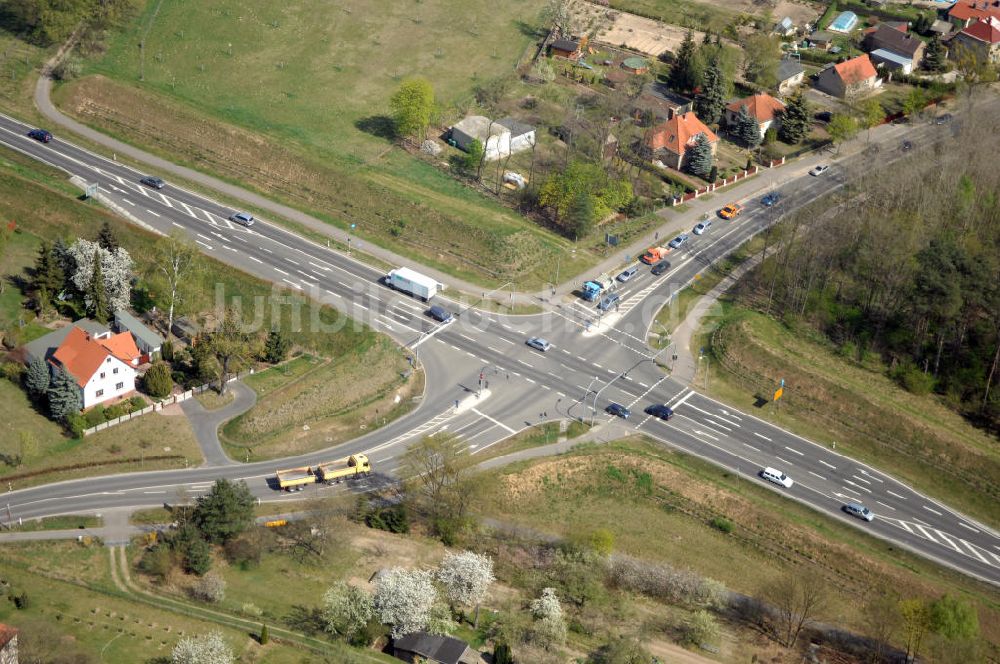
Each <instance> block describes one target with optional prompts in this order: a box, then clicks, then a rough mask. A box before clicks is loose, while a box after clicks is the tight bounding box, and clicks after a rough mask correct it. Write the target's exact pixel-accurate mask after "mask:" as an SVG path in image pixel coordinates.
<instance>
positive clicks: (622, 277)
mask: <svg viewBox="0 0 1000 664" xmlns="http://www.w3.org/2000/svg"><path fill="white" fill-rule="evenodd" d="M638 273H639V266H638V265H633V266H632V267H627V268H625V269H624V270H623V271H622V273H621V274H619V275H618V281H620V282H622V283H625V282H626V281H628V280H629V279H631V278H632V277H634V276H635V275H636V274H638Z"/></svg>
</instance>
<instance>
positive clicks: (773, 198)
mask: <svg viewBox="0 0 1000 664" xmlns="http://www.w3.org/2000/svg"><path fill="white" fill-rule="evenodd" d="M780 200H781V194H779V193H778V192H776V191H772V192H771V193H770V194H768V195H767V196H765V197H764V198H762V199H760V204H761V205H763V206H764V207H771V206H772V205H774V204H775V203H777V202H778V201H780Z"/></svg>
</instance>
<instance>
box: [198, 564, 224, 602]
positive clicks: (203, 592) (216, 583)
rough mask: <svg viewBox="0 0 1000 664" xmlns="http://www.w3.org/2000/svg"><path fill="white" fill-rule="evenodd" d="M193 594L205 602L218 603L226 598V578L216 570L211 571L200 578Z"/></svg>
mask: <svg viewBox="0 0 1000 664" xmlns="http://www.w3.org/2000/svg"><path fill="white" fill-rule="evenodd" d="M191 594H192V595H194V596H195V597H196V598H198V599H200V600H202V601H203V602H210V603H212V604H216V603H218V602H221V601H222V600H224V599H225V598H226V580H225V579H223V578H222V577H221V576H219V575H218V574H216V573H215V572H209V573H208V574H206V575H205V576H203V577H201V578H200V579H198V583H196V584H195V585H194V588H192V589H191Z"/></svg>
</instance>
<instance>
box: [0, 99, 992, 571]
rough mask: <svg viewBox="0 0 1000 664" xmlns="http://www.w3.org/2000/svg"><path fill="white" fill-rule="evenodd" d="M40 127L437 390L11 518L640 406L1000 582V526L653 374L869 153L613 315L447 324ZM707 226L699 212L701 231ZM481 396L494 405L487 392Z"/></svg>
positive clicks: (12, 495) (910, 136) (153, 223)
mask: <svg viewBox="0 0 1000 664" xmlns="http://www.w3.org/2000/svg"><path fill="white" fill-rule="evenodd" d="M30 128H31V127H29V126H27V125H24V124H22V123H20V122H18V121H16V120H13V119H11V118H8V117H5V116H0V143H2V144H4V145H5V146H7V147H8V148H10V149H14V150H17V151H19V152H22V153H24V154H27V155H29V156H31V157H33V158H35V159H38V160H40V161H43V162H45V163H47V164H50V165H52V166H55V167H57V168H60V169H62V170H64V171H66V172H67V173H69V174H70V175H73V176H77V177H78V178H82V179H83V180H84V181H86V182H88V183H96V184H97V185H98V186H99V188H100V192H101V200H102V201H103V202H105V203H106V204H108V205H110V206H112V207H113V208H115V209H117V210H119V211H120V212H121V213H123V214H124V215H125V216H127V217H128V218H130V219H131V220H132V221H134V222H136V223H141V224H143V225H145V226H147V227H149V228H152V229H155V230H156V231H158V232H160V233H169V232H171V231H174V230H179V231H181V232H183V233H186V234H188V235H189V236H190V237H191V238H192V239H193V240H194V241H195V242H197V244H198V246H199V247H200V248H201V249H202V251H204V252H205V253H206V254H208V255H210V256H213V257H214V258H216V259H218V260H220V261H223V262H225V263H228V264H230V265H233V266H235V267H238V268H240V269H242V270H244V271H246V272H248V273H251V274H254V275H256V276H259V277H261V278H263V279H266V280H268V281H270V282H273V283H275V284H276V285H277V286H280V287H282V288H284V289H292V290H295V291H300V292H302V293H304V294H307V295H309V296H311V297H313V298H315V299H316V300H318V301H321V302H324V303H326V304H329V305H331V306H333V307H335V308H337V309H338V310H340V311H342V312H344V313H346V314H348V315H349V317H350V319H351V320H349V321H348V322H347V323H346V324H354V322H352V321H361V322H364V323H365V324H367V325H370V326H372V327H373V328H375V329H377V330H379V331H380V332H383V333H385V334H388V335H389V336H391V337H392V338H394V339H395V340H396V341H397V342H399V343H400V344H401V346H403V350H402V351H401V352H405V353H407V354H408V355H410V356H412V357H415V358H416V359H417V360H418V361H419V362H420V363H421V364H422V366H423V367H424V369H425V371H426V374H427V380H426V384H427V389H426V392H425V394H424V396H423V398H422V399H421V401H420V404H419V405H418V407H417V408H415V409H414V410H413V411H412V412H410V413H409V414H407V415H406V416H404V417H401V418H399V419H398V420H396V421H393V422H391V423H389V424H387V425H385V426H382V427H380V428H378V429H376V430H374V431H371V432H370V433H367V434H366V435H363V436H361V437H359V438H357V439H355V440H353V441H351V442H349V443H346V444H343V445H339V446H337V447H336V448H335V449H331V450H324V451H320V452H315V453H310V454H306V455H301V456H298V457H294V458H286V459H282V460H280V461H269V462H259V463H250V464H230V465H224V466H208V467H200V468H189V469H180V470H169V471H156V472H143V473H131V474H125V475H112V476H105V477H99V478H89V479H81V480H74V481H68V482H60V483H57V484H51V485H46V486H40V487H34V488H29V489H19V490H14V489H15V487H13V486H10V487H9V488H10V489H11V491H9V492H8V493H7V495H6V496H5V498H4V500H3V501H0V518H3V519H14V520H16V519H18V518H25V519H28V518H36V517H41V516H50V515H55V514H65V513H78V512H98V513H99V512H100V511H101V510H106V509H111V508H119V507H145V506H155V505H160V504H162V503H164V502H173V501H174V500H176V499H177V498H178V497H179V496H182V495H183V496H188V497H191V496H197V495H199V494H200V493H203V492H205V491H207V490H208V489H209V488H210V486H211V484H212V482H213V481H214V480H216V479H218V478H220V477H225V478H230V479H243V480H246V481H247V483H248V485H249V486H250V489H251V490H252V491H253V493H254V494H255V495H256V496H258V497H259V498H261V499H262V500H276V501H280V500H294V499H300V498H302V497H303V495H304V496H316V495H322V494H324V493H333V492H339V491H344V490H345V489H346V490H366V489H370V488H373V487H376V486H379V485H381V484H384V483H388V482H391V481H393V475H394V472H395V471H396V470H397V468H398V460H399V456H400V455H401V453H402V452H403V451H404V450H405V448H406V446H407V445H408V444H410V443H412V442H413V441H415V440H416V439H418V438H419V437H420V436H423V435H427V434H431V433H435V432H438V431H449V432H451V433H455V434H457V435H459V436H461V437H462V438H463V440H464V441H466V442H467V444H468V446H469V450H470V452H471V453H473V454H476V453H479V452H481V451H482V450H484V449H487V448H489V447H490V446H491V445H495V444H496V443H498V442H500V441H502V440H504V439H505V438H508V437H509V436H511V435H512V434H514V433H516V432H517V431H520V430H521V429H523V428H525V427H528V426H532V425H535V424H538V423H540V422H543V421H546V420H553V419H558V418H564V417H576V418H581V419H590V420H593V421H595V422H596V423H600V422H602V421H607V420H608V419H609V418H610V417H611V416H610V415H608V414H606V413H605V409H606V407H607V406H608V405H609V404H610V403H611V402H616V403H620V404H623V405H625V406H628V407H630V408H631V409H632V413H633V414H632V416H631V418H630V419H629V420H628V422H629V424H630V425H633V426H635V427H636V428H637V429H638V430H640V431H642V432H643V433H645V434H648V435H650V436H652V437H654V438H656V439H658V440H660V441H663V442H664V443H666V444H668V445H670V446H672V447H675V448H677V449H680V450H684V451H686V452H689V453H691V454H694V455H697V456H699V457H702V458H704V459H707V460H709V461H711V462H713V463H716V464H718V465H719V466H721V467H723V468H726V469H729V470H730V471H732V472H735V473H738V474H740V475H741V476H744V477H746V478H747V479H749V480H750V481H757V482H762V483H763V484H766V485H767V486H769V487H771V488H773V489H774V490H776V491H779V492H781V493H783V494H785V495H787V496H788V497H789V498H791V499H794V500H798V501H800V502H802V503H805V504H807V505H810V506H811V507H813V508H815V509H817V510H819V511H821V512H823V513H826V514H828V515H830V516H833V517H834V518H839V519H842V520H845V521H847V522H849V523H851V524H852V525H855V526H856V527H858V528H860V529H862V530H864V531H866V532H869V533H871V534H873V535H875V536H877V537H881V538H883V539H885V540H887V541H889V542H892V543H894V544H895V545H898V546H901V547H904V548H907V549H909V550H911V551H913V552H915V553H918V554H919V555H923V556H926V557H928V558H931V559H933V560H936V561H938V562H940V563H942V564H945V565H948V566H950V567H952V568H954V569H957V570H959V571H961V572H964V573H966V574H969V575H971V576H974V577H977V578H980V579H983V580H986V581H989V582H991V583H996V584H1000V537H998V535H997V534H996V533H995V532H994V531H992V530H991V529H989V528H987V527H985V526H984V525H982V524H979V523H977V522H975V521H974V520H972V519H969V518H967V517H965V516H963V515H961V514H959V513H957V512H955V511H954V510H951V509H949V508H947V507H945V506H943V505H941V504H938V503H937V502H935V501H933V500H932V499H930V498H928V497H926V496H923V495H921V494H919V493H917V492H915V491H914V490H912V489H910V488H909V487H907V486H906V485H904V484H902V483H900V482H898V481H896V480H894V479H893V478H892V477H890V476H888V475H885V474H884V473H881V472H879V471H878V470H876V469H874V468H870V467H868V466H866V465H864V464H862V463H859V462H856V461H853V460H851V459H849V458H847V457H844V456H842V455H840V454H838V453H836V451H835V450H831V449H827V448H826V447H824V446H822V445H818V444H815V443H812V442H810V441H808V440H805V439H803V438H801V437H799V436H796V435H794V434H792V433H789V432H787V431H784V430H782V429H780V428H778V427H776V426H774V425H772V424H769V423H767V422H765V421H763V420H761V419H758V418H756V417H754V416H752V415H750V414H747V413H742V412H738V411H736V410H734V409H733V408H731V407H727V406H725V405H723V404H720V403H718V402H716V401H713V400H712V399H709V398H708V397H705V396H703V395H701V394H699V393H697V392H696V391H694V390H693V389H691V387H690V386H688V385H687V384H686V383H685V382H680V381H676V380H674V379H672V378H671V377H670V376H669V375H668V374H666V373H664V372H663V370H662V369H661V368H660V367H659V366H657V364H656V361H659V362H660V363H662V364H664V365H666V366H668V367H669V366H670V364H671V361H672V360H671V357H672V354H673V353H674V352H681V351H682V349H675V348H669V347H668V348H665V349H663V350H660V351H656V352H654V351H652V350H650V348H649V346H648V345H647V341H646V340H647V338H648V336H649V333H650V326H651V325H653V318H654V317H655V315H656V313H657V311H658V310H659V309H660V308H661V307H663V306H664V305H669V303H670V301H671V299H672V298H673V297H674V295H675V294H676V293H677V292H679V291H680V290H681V289H683V288H684V287H685V286H686V285H688V284H689V283H691V281H692V280H694V279H695V278H696V277H697V275H699V274H700V273H702V272H703V271H704V270H705V268H706V267H707V266H709V265H711V264H712V263H714V262H715V261H718V260H719V259H721V258H722V257H724V256H726V255H727V254H728V253H730V252H732V251H733V250H734V249H735V248H737V247H738V246H740V245H741V244H743V243H744V242H746V241H747V240H748V239H749V238H751V237H752V236H753V235H754V234H756V233H759V232H761V231H762V230H763V229H764V228H766V227H767V226H768V225H769V224H771V223H773V222H775V221H776V220H778V219H779V218H780V217H781V215H783V214H786V213H788V212H789V211H791V210H794V209H796V208H798V207H800V206H802V205H804V204H806V203H808V202H810V201H813V200H815V199H816V198H818V197H820V196H823V195H825V194H828V193H830V192H832V191H834V190H835V189H836V188H838V187H840V186H842V185H843V183H844V173H845V170H844V164H845V163H850V162H854V163H863V162H864V161H865V160H867V159H870V158H871V153H869V154H867V155H865V154H861V155H856V156H854V157H850V158H847V159H845V160H843V162H842V163H841V164H840V165H834V166H833V167H832V168H831V169H830V171H828V172H827V173H825V174H824V175H822V176H820V177H811V176H809V175H807V174H805V173H804V172H802V171H803V169H798V170H797V171H796V170H795V169H793V168H789V169H788V170H787V171H785V172H783V173H782V174H781V178H782V183H781V184H780V185H778V186H777V187H776V190H777V191H778V192H779V193H781V194H782V200H781V201H780V202H779V203H778V205H776V206H774V207H773V208H765V207H763V206H762V205H760V203H759V201H758V200H756V199H754V200H748V201H742V202H743V203H744V205H745V207H746V211H745V212H744V213H743V214H742V215H740V216H739V217H737V218H736V219H734V220H732V221H724V220H721V219H719V218H717V217H716V218H714V220H713V221H714V223H713V226H712V227H711V229H710V230H709V232H707V233H706V234H705V235H702V236H696V235H694V234H691V235H690V238H689V240H688V241H687V242H686V243H685V244H684V245H683V246H682V247H680V248H679V249H677V250H675V251H674V252H672V253H671V254H670V256H669V257H668V260H670V261H671V264H672V267H671V270H670V271H668V272H667V273H666V274H664V275H662V276H659V277H655V276H653V275H652V274H651V273H650V271H649V268H648V267H646V266H641V268H640V270H639V273H638V274H637V275H636V276H635V277H633V278H632V279H631V280H629V281H628V282H627V283H624V284H620V285H619V287H618V288H617V291H616V292H618V293H619V295H620V297H621V301H620V303H619V305H618V307H617V308H615V309H612V310H611V311H608V312H605V313H602V312H600V311H598V310H597V309H596V307H595V304H596V303H588V302H584V301H582V300H579V299H576V298H566V299H565V300H563V301H562V302H560V303H559V304H557V305H555V306H553V307H552V308H551V309H550V310H549V311H546V312H545V313H542V314H538V315H531V316H503V315H497V314H492V313H486V312H483V311H480V310H478V309H476V308H474V305H475V303H465V302H458V301H451V300H449V299H448V296H447V292H446V293H445V294H444V295H442V296H439V297H438V298H437V299H436V302H437V303H438V304H443V305H444V306H446V307H447V308H449V309H450V310H451V311H453V312H454V313H456V314H458V317H457V318H456V319H455V320H454V321H452V322H451V323H448V324H439V323H436V322H435V321H433V320H432V319H430V318H429V317H428V316H427V315H426V308H427V305H425V304H423V303H421V302H419V301H416V300H414V299H412V298H410V297H407V296H405V295H401V294H400V293H397V292H395V291H392V290H390V289H387V288H386V287H384V286H383V285H382V284H381V283H380V279H381V277H383V276H384V275H383V274H382V272H380V271H378V270H376V269H374V268H372V267H370V266H367V265H365V264H363V263H360V262H358V261H356V260H354V259H353V258H352V257H351V256H350V255H345V254H343V253H339V252H337V251H333V250H331V249H329V248H327V247H325V246H322V245H320V244H317V243H315V242H313V241H310V240H307V239H304V238H302V237H300V236H298V235H296V234H294V233H292V232H290V231H287V230H285V229H283V228H282V227H280V226H277V225H274V224H271V223H268V222H266V221H264V220H257V222H256V223H255V224H254V225H253V226H251V227H249V228H247V227H244V226H241V225H239V224H236V223H234V222H232V221H229V217H230V216H231V215H232V214H233V213H234V212H235V210H234V209H233V208H231V207H228V206H226V205H223V204H220V203H218V202H215V201H213V200H212V199H211V198H208V197H206V196H203V195H201V194H197V193H194V192H192V191H189V190H187V189H184V188H181V187H178V186H174V185H172V184H170V183H169V182H168V184H167V185H166V187H164V188H163V189H160V190H156V189H151V188H148V187H145V186H143V185H141V184H140V183H139V179H140V178H141V177H142V176H143V175H146V173H140V172H137V171H135V170H134V169H132V168H130V167H128V166H125V165H122V164H119V163H117V162H116V161H114V160H111V159H108V158H106V157H104V156H101V155H99V154H95V153H93V152H91V151H89V150H85V149H82V148H80V147H78V146H76V145H74V144H73V143H71V142H69V141H66V140H63V139H61V138H59V137H58V136H57V137H56V138H55V139H54V140H53V141H52V142H50V143H47V144H43V143H39V142H37V141H34V140H32V139H30V138H28V137H27V133H28V131H29V129H30ZM952 130H953V129H952V128H951V127H940V126H935V125H920V126H916V127H909V126H903V127H889V128H886V131H884V132H883V133H882V140H883V141H884V144H883V149H882V151H881V153H880V154H881V155H882V157H881V158H891V155H892V154H895V153H896V149H895V148H898V145H899V144H900V141H901V140H902V137H903V136H904V135H905V137H906V138H907V140H910V141H912V142H913V143H914V144H915V145H917V146H918V147H922V146H925V145H927V146H929V145H930V144H931V143H933V142H935V141H946V140H947V138H948V136H949V132H950V131H952ZM894 146H895V147H894ZM152 175H156V173H152ZM724 202H728V201H720V206H721V205H722V204H723V203H724ZM697 221H698V219H692V220H691V225H692V226H693V225H694V224H695V223H697ZM669 239H670V238H662V240H663V241H664V242H666V241H669ZM418 269H419V268H418ZM246 306H248V307H250V306H253V305H252V304H250V303H246ZM268 306H269V305H268ZM303 323H304V324H309V325H319V324H320V323H319V321H303ZM653 331H656V330H653ZM532 336H540V337H544V338H546V339H548V340H549V341H550V342H552V344H553V347H552V348H551V349H549V351H548V352H544V353H543V352H539V351H537V350H533V349H531V348H530V347H528V346H527V345H526V344H525V340H526V339H527V338H528V337H532ZM685 352H686V351H685ZM480 376H482V379H480ZM481 381H482V384H481ZM481 387H482V388H485V390H484V392H483V396H482V397H479V398H477V396H476V395H477V393H478V392H479V389H480V388H481ZM456 403H460V407H458V408H456ZM653 403H662V404H667V405H669V406H671V407H672V408H673V409H674V410H675V412H676V415H675V417H674V418H673V419H672V420H670V421H669V422H663V421H661V420H658V419H655V418H651V417H648V416H646V415H644V414H643V408H644V407H645V406H647V405H649V404H653ZM354 452H366V453H367V454H368V455H369V457H370V458H371V459H372V461H373V465H374V468H375V469H376V474H374V475H373V476H371V477H369V478H367V479H365V480H361V481H359V482H358V483H352V484H350V485H335V486H330V487H328V486H322V485H314V486H311V487H309V488H308V489H306V491H305V492H304V493H303V494H299V493H295V494H287V493H282V492H280V491H278V490H277V488H276V486H275V485H274V472H275V470H277V469H279V468H290V467H297V466H305V465H315V464H317V463H320V462H324V461H329V460H331V459H334V458H339V457H343V456H347V455H348V454H351V453H354ZM766 466H772V467H776V468H779V469H780V470H782V471H784V472H785V473H787V474H788V475H789V476H790V477H791V478H792V479H793V480H794V481H795V483H794V485H793V486H792V487H791V488H790V489H785V488H782V487H778V486H776V485H772V484H767V483H764V482H763V480H761V479H760V477H759V475H758V473H759V471H760V470H761V469H762V468H764V467H766ZM851 501H856V502H862V503H864V504H865V505H867V506H868V507H870V508H871V509H872V510H873V511H874V512H875V513H876V514H877V517H876V519H875V520H874V521H873V522H871V523H865V522H862V521H860V520H857V519H854V518H852V517H848V516H847V515H846V514H844V513H843V512H842V511H841V508H842V506H843V505H844V503H846V502H851Z"/></svg>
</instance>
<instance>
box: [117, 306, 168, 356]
mask: <svg viewBox="0 0 1000 664" xmlns="http://www.w3.org/2000/svg"><path fill="white" fill-rule="evenodd" d="M115 329H116V330H118V331H119V332H131V333H132V337H133V338H134V339H135V345H136V347H137V348H138V349H139V352H140V353H141V354H142V355H141V357H140V358H139V363H140V364H145V363H147V362H151V361H152V360H153V359H154V357H155V356H156V354H157V353H159V352H160V348H161V347H162V346H163V337H161V336H160V335H158V334H157V333H156V332H153V330H151V329H149V327H147V326H146V325H145V324H144V323H143V322H142V321H140V320H139V319H138V318H136V317H135V316H133V315H132V314H130V313H129V312H127V311H116V312H115Z"/></svg>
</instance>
